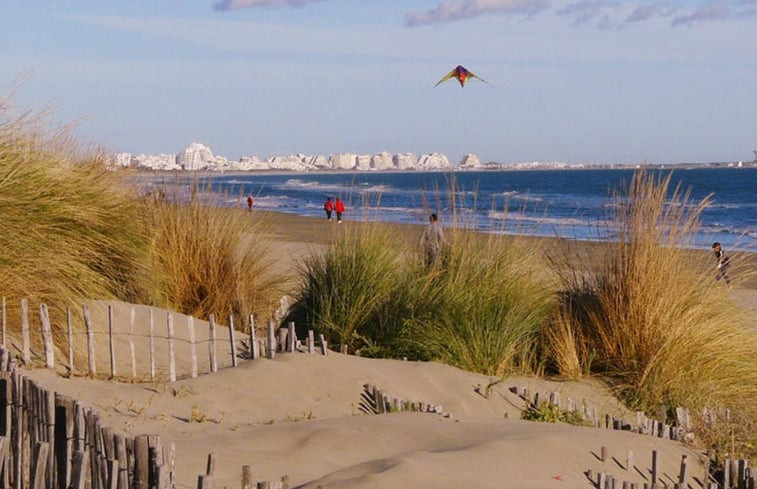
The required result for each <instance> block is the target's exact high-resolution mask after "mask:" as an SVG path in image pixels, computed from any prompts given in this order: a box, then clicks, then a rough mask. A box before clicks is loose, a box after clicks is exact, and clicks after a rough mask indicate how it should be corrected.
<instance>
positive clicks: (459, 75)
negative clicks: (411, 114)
mask: <svg viewBox="0 0 757 489" xmlns="http://www.w3.org/2000/svg"><path fill="white" fill-rule="evenodd" d="M452 78H455V79H456V80H457V81H458V82H460V86H461V87H463V86H465V82H467V81H468V80H470V79H471V78H478V79H479V80H481V81H482V82H484V83H486V84H487V85H489V86H492V84H491V83H489V82H488V81H486V80H484V79H483V78H481V77H480V76H478V75H476V74H474V73H473V72H472V71H469V70H468V69H467V68H465V67H463V66H460V65H457V66H455V68H454V69H453V70H452V71H450V72H449V73H447V74H446V75H444V78H442V79H441V80H439V82H437V84H436V85H434V88H436V87H438V86H439V85H440V84H441V83H442V82H445V81H447V80H449V79H452Z"/></svg>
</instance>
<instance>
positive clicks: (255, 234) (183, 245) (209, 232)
mask: <svg viewBox="0 0 757 489" xmlns="http://www.w3.org/2000/svg"><path fill="white" fill-rule="evenodd" d="M213 194H214V192H213V188H212V187H209V186H203V185H200V184H199V183H198V182H194V183H193V184H192V185H191V192H190V195H189V196H185V199H184V201H182V198H181V196H180V195H173V196H172V198H170V199H166V200H164V199H158V200H153V201H150V203H149V204H147V206H148V208H149V210H150V212H149V216H150V217H151V225H152V231H153V234H152V246H151V248H150V257H151V266H152V270H153V273H154V277H155V279H154V280H155V281H156V282H157V283H156V284H155V288H154V302H155V303H156V304H158V305H161V306H163V307H167V308H170V309H173V310H176V311H180V312H182V313H184V314H188V315H192V316H195V317H200V318H207V317H208V316H209V315H210V314H214V315H215V316H216V318H217V319H218V320H219V321H224V322H225V321H226V319H227V318H228V317H229V316H234V318H235V324H237V325H241V324H246V321H247V318H248V316H249V314H251V313H253V312H254V313H255V314H257V315H259V316H260V317H261V318H268V317H270V315H271V313H272V312H273V308H274V305H275V304H276V303H277V301H278V300H279V298H280V297H281V295H282V294H283V284H284V281H285V277H284V276H282V275H281V274H279V273H277V272H275V270H274V267H273V265H274V257H273V254H272V252H271V251H270V244H269V241H266V240H265V232H266V230H267V223H266V220H265V218H264V216H262V215H257V214H256V215H255V218H254V219H252V218H250V216H249V215H248V214H247V213H246V212H240V211H239V210H238V209H234V208H229V207H226V206H223V205H220V204H218V202H219V200H224V201H227V200H230V197H232V196H229V195H222V196H220V197H221V198H220V199H219V198H218V195H215V196H214V198H213V199H212V200H211V199H208V198H205V199H203V196H205V197H208V196H210V195H213ZM231 200H233V198H231ZM237 200H241V198H240V199H237ZM237 207H239V206H237Z"/></svg>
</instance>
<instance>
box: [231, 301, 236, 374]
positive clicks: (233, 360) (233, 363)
mask: <svg viewBox="0 0 757 489" xmlns="http://www.w3.org/2000/svg"><path fill="white" fill-rule="evenodd" d="M229 343H231V366H232V367H236V366H237V342H236V339H235V338H234V316H233V315H231V314H229Z"/></svg>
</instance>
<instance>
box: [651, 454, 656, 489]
mask: <svg viewBox="0 0 757 489" xmlns="http://www.w3.org/2000/svg"><path fill="white" fill-rule="evenodd" d="M655 484H657V450H652V485H655Z"/></svg>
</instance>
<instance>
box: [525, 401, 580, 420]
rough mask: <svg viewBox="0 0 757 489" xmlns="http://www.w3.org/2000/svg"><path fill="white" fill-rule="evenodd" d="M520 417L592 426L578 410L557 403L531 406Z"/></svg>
mask: <svg viewBox="0 0 757 489" xmlns="http://www.w3.org/2000/svg"><path fill="white" fill-rule="evenodd" d="M520 419H523V420H526V421H539V422H542V423H567V424H572V425H576V426H590V425H591V423H589V422H587V421H585V420H584V419H583V418H581V415H580V414H579V413H578V412H577V411H566V410H564V409H560V406H558V405H557V404H552V403H550V402H545V403H543V404H542V405H541V406H539V407H538V408H529V409H526V410H524V411H522V412H521V414H520Z"/></svg>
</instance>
